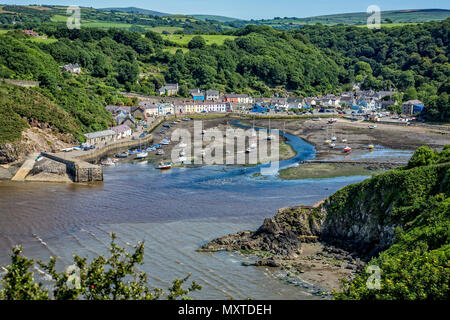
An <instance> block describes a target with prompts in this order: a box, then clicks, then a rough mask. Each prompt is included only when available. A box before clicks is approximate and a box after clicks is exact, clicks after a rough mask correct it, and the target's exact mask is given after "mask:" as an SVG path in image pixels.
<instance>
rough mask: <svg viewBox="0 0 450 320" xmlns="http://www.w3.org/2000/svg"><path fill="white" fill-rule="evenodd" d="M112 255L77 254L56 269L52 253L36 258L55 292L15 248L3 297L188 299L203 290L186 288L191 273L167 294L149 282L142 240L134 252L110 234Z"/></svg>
mask: <svg viewBox="0 0 450 320" xmlns="http://www.w3.org/2000/svg"><path fill="white" fill-rule="evenodd" d="M111 238H112V240H111V244H110V245H111V247H110V249H109V253H110V256H109V257H106V258H105V257H104V256H99V257H96V258H94V259H93V261H92V262H91V263H88V262H87V258H86V257H84V258H82V257H79V256H78V255H74V258H73V259H74V264H73V265H72V266H69V267H68V268H66V270H65V271H63V272H61V273H58V272H57V271H56V268H55V265H56V258H55V257H51V258H50V261H49V262H48V263H43V262H41V261H37V264H38V265H39V266H40V267H41V268H43V269H44V270H45V271H46V272H47V273H48V275H49V276H50V278H51V280H50V281H51V282H52V283H53V286H52V292H51V293H50V292H49V291H48V290H49V289H46V288H44V287H43V285H42V284H41V283H35V281H34V274H33V272H32V271H30V269H32V268H33V267H34V265H35V263H36V261H34V260H33V259H28V258H26V257H23V256H22V247H16V248H14V249H13V254H12V257H11V258H12V264H11V265H10V266H8V267H7V268H6V270H7V273H6V275H5V276H4V277H3V279H2V281H1V284H2V287H3V289H2V290H1V291H0V300H48V299H55V300H75V299H84V300H86V299H87V300H157V299H160V298H161V297H163V296H165V295H167V299H169V300H175V299H178V298H181V299H184V300H186V299H189V297H188V296H187V295H188V294H189V293H190V292H192V291H196V290H200V289H201V286H199V285H198V284H197V283H196V282H195V281H193V282H192V283H191V286H190V287H189V288H187V289H184V288H183V284H184V283H186V282H187V281H188V279H189V277H190V275H189V276H187V277H185V278H183V279H175V280H174V281H173V282H172V286H170V287H169V288H168V290H169V292H168V294H166V293H164V291H163V290H162V289H160V288H150V287H148V286H147V279H148V276H147V274H146V273H145V272H139V271H138V270H137V268H136V267H137V265H142V264H143V260H144V243H143V242H139V243H138V244H137V245H136V246H135V247H134V252H132V253H129V252H127V251H126V249H125V248H121V247H119V246H118V245H117V244H116V241H115V240H116V236H115V234H111Z"/></svg>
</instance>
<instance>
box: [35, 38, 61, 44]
mask: <svg viewBox="0 0 450 320" xmlns="http://www.w3.org/2000/svg"><path fill="white" fill-rule="evenodd" d="M28 40H29V41H31V42H37V43H54V42H56V41H58V39H53V38H47V39H42V38H30V39H28Z"/></svg>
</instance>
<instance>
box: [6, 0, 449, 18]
mask: <svg viewBox="0 0 450 320" xmlns="http://www.w3.org/2000/svg"><path fill="white" fill-rule="evenodd" d="M0 3H2V4H19V5H28V4H36V3H38V4H39V3H41V4H60V5H78V6H83V7H94V8H107V7H138V8H143V9H149V10H154V11H159V12H165V13H171V14H211V15H220V16H227V17H234V18H240V19H268V18H273V17H298V18H304V17H311V16H319V15H326V14H336V13H348V12H366V10H367V7H368V6H370V5H377V6H379V7H380V8H381V10H383V11H384V10H396V9H450V1H448V0H427V1H423V0H406V1H405V0H369V1H367V0H343V1H339V0H334V1H333V0H166V1H161V0H158V1H156V0H128V1H123V0H56V1H53V0H25V1H23V0H0Z"/></svg>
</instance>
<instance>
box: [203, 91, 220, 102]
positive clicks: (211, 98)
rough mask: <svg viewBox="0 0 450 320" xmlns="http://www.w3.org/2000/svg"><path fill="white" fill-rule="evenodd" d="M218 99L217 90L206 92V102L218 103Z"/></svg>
mask: <svg viewBox="0 0 450 320" xmlns="http://www.w3.org/2000/svg"><path fill="white" fill-rule="evenodd" d="M219 98H220V93H219V90H206V100H208V101H218V100H219Z"/></svg>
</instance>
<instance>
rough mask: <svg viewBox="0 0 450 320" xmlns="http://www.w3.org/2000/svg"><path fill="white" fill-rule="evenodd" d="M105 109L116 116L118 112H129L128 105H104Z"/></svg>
mask: <svg viewBox="0 0 450 320" xmlns="http://www.w3.org/2000/svg"><path fill="white" fill-rule="evenodd" d="M105 109H106V110H107V111H108V112H109V113H111V114H112V115H113V116H117V115H118V114H119V113H120V112H123V113H129V112H131V107H129V106H106V107H105Z"/></svg>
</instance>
